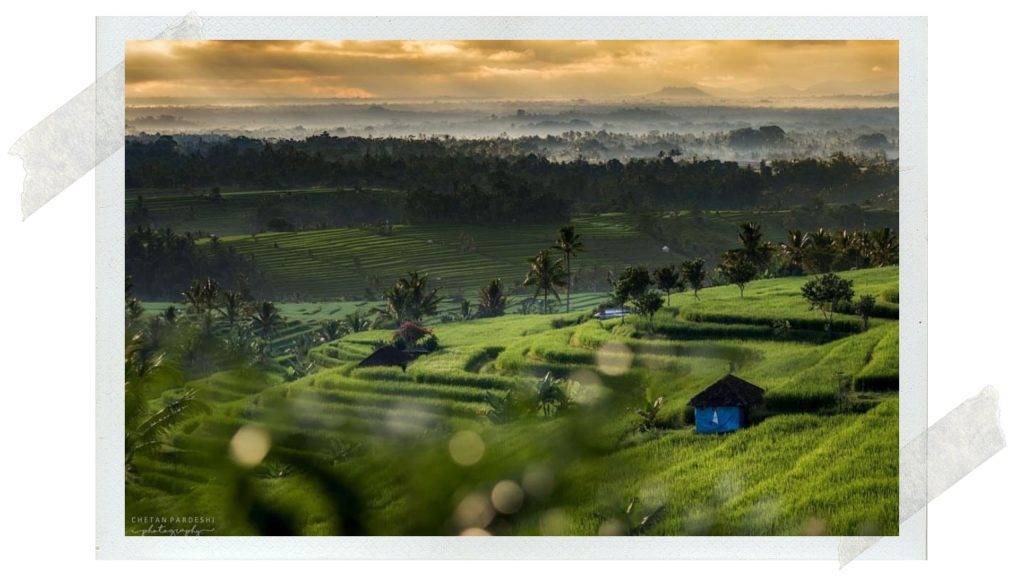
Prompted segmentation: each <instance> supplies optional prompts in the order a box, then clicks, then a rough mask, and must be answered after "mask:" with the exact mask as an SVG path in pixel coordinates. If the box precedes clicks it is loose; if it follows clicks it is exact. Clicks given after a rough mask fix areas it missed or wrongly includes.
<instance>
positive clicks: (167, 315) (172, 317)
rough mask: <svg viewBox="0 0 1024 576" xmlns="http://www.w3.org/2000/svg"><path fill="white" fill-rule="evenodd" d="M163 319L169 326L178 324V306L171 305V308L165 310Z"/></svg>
mask: <svg viewBox="0 0 1024 576" xmlns="http://www.w3.org/2000/svg"><path fill="white" fill-rule="evenodd" d="M163 319H164V322H166V323H168V324H174V323H175V322H177V321H178V308H177V307H176V306H174V305H173V304H171V305H170V306H168V307H167V308H165V309H164V313H163Z"/></svg>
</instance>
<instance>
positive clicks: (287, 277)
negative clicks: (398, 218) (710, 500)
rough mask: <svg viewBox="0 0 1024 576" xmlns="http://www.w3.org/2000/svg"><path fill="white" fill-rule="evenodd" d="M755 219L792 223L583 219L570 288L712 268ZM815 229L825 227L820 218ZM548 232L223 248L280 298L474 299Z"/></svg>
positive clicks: (293, 239)
mask: <svg viewBox="0 0 1024 576" xmlns="http://www.w3.org/2000/svg"><path fill="white" fill-rule="evenodd" d="M872 214H874V215H873V216H872V217H871V218H869V219H867V220H866V222H867V223H868V224H870V225H871V226H883V225H884V226H894V225H895V221H896V217H895V214H894V213H887V212H879V213H872ZM752 218H756V219H757V221H759V222H762V223H763V227H764V231H765V237H766V239H768V240H772V241H781V240H783V239H784V238H785V234H786V228H787V226H792V225H793V223H792V219H791V214H789V213H788V212H769V213H757V214H756V215H755V214H753V213H750V212H718V213H706V214H704V215H702V216H701V217H700V218H699V219H693V218H691V217H689V216H687V215H676V214H662V215H658V216H656V217H655V218H654V219H653V222H655V223H656V224H650V223H648V224H647V225H645V226H641V217H637V216H634V215H628V214H601V215H588V216H580V217H578V218H576V219H575V220H574V224H575V225H576V231H577V232H578V233H579V234H580V235H581V237H582V238H583V241H584V245H585V250H584V252H582V253H581V254H580V256H579V257H578V258H577V259H574V261H573V270H574V274H577V275H578V279H577V285H578V287H579V288H580V290H581V291H597V290H602V291H603V290H607V288H608V284H607V282H606V277H607V274H608V271H609V270H613V271H615V272H618V271H620V270H621V269H622V268H623V267H625V266H627V265H630V264H636V263H646V264H648V265H652V266H653V265H664V264H678V263H679V262H680V261H681V260H682V259H684V258H691V257H695V256H701V257H705V258H707V259H709V261H711V262H714V261H715V260H717V255H718V254H720V253H721V252H722V251H723V250H725V249H727V248H731V247H733V246H734V245H735V244H736V242H737V241H736V230H737V225H738V223H740V222H743V221H745V220H749V219H752ZM644 219H645V221H647V220H648V219H647V217H644ZM805 223H806V222H805ZM820 225H826V226H827V225H829V223H828V221H827V218H825V217H822V219H821V221H820ZM648 229H649V230H653V231H654V232H653V233H655V234H656V236H657V237H655V236H652V235H651V233H649V232H645V231H644V230H648ZM554 233H555V227H553V226H550V225H538V224H519V225H506V226H501V227H495V226H488V225H437V224H415V225H398V226H394V227H392V228H390V229H388V230H386V231H385V230H382V229H380V228H376V227H364V228H332V229H326V230H311V231H299V232H279V233H266V234H257V235H233V236H232V235H229V236H224V237H222V238H221V242H222V243H223V244H224V245H225V246H228V247H230V248H232V249H234V250H236V251H237V252H238V253H240V254H242V255H244V256H245V257H248V258H251V259H252V260H253V261H254V262H255V263H256V264H257V265H258V267H259V268H260V269H261V270H262V271H263V272H264V274H265V276H266V282H267V284H268V285H270V286H273V288H274V291H275V293H277V294H280V295H282V296H284V297H286V298H287V299H292V300H297V299H336V298H339V297H346V298H349V299H351V298H356V299H360V298H363V297H364V294H365V292H366V290H371V291H373V292H376V293H379V291H380V289H381V288H382V287H384V286H387V285H390V283H391V282H393V281H394V279H395V278H397V277H399V276H401V275H403V274H405V273H407V272H408V271H409V269H410V267H415V268H416V269H417V270H419V271H422V272H426V273H429V274H430V276H431V277H432V278H433V280H434V282H435V284H436V285H437V286H439V287H440V288H441V290H442V292H443V293H445V294H461V295H465V296H472V295H474V294H475V293H476V291H477V290H478V289H479V288H480V287H481V286H483V285H484V284H486V283H487V281H489V280H490V279H492V278H501V279H503V280H504V281H505V282H506V285H508V286H510V287H517V286H519V284H520V283H521V282H522V280H523V277H524V275H525V273H526V270H527V261H528V260H529V259H530V258H532V257H533V256H534V255H535V254H536V253H537V251H539V250H542V249H544V248H549V247H550V246H551V244H552V242H553V240H554Z"/></svg>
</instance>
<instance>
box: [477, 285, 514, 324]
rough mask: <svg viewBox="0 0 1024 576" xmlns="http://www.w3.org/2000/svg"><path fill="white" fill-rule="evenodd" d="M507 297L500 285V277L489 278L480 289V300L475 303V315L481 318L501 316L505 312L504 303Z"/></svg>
mask: <svg viewBox="0 0 1024 576" xmlns="http://www.w3.org/2000/svg"><path fill="white" fill-rule="evenodd" d="M507 303H508V297H507V296H505V290H504V288H503V287H502V285H501V278H495V279H494V280H491V281H490V282H489V283H488V284H487V286H484V287H483V288H481V289H480V302H479V304H478V305H477V306H478V310H477V315H479V316H480V317H481V318H489V317H492V316H501V315H503V314H504V313H505V305H506V304H507Z"/></svg>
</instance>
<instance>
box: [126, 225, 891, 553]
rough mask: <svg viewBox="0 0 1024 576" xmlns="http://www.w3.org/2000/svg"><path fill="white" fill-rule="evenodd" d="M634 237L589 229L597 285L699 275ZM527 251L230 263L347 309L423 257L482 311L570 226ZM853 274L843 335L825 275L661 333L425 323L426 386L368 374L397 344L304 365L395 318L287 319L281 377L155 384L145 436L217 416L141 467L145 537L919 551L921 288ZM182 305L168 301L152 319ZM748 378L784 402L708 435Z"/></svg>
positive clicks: (756, 289)
mask: <svg viewBox="0 0 1024 576" xmlns="http://www.w3.org/2000/svg"><path fill="white" fill-rule="evenodd" d="M624 218H625V217H614V218H613V217H592V218H582V219H580V220H578V221H576V222H575V223H576V225H577V230H578V231H579V232H580V233H581V234H582V235H583V236H584V237H585V238H586V239H587V251H586V252H583V253H582V254H581V255H580V257H579V262H578V263H577V262H576V261H574V263H573V264H574V266H575V265H578V266H579V267H580V268H579V269H582V267H584V266H586V265H587V258H595V259H596V258H601V259H602V261H614V260H615V258H616V257H615V256H614V255H615V254H629V255H631V258H632V259H633V260H634V261H636V260H641V261H645V262H651V263H657V262H662V261H665V262H668V261H670V260H671V261H677V260H678V258H677V257H672V256H671V254H667V253H665V252H663V251H662V250H661V249H660V246H659V245H658V243H657V242H653V241H651V239H650V238H649V237H645V238H646V239H643V238H641V237H639V236H638V235H637V234H638V233H636V232H635V230H634V229H633V228H631V227H629V226H626V225H625V224H624V223H623V219H624ZM519 228H521V229H522V230H523V232H522V235H521V236H520V237H519V238H514V239H510V238H499V237H493V236H492V237H489V236H488V235H486V234H483V233H481V234H473V233H470V236H472V237H473V238H472V240H471V242H472V246H471V248H472V249H469V248H468V247H469V244H467V243H468V242H470V241H469V240H467V239H466V238H465V237H464V236H463V237H462V238H461V239H460V237H459V231H460V230H462V231H465V229H466V227H461V228H456V227H451V228H450V229H448V228H445V227H443V226H434V227H432V228H431V230H430V233H429V234H427V233H424V232H421V229H420V228H419V227H416V226H410V227H407V228H404V227H395V228H394V230H393V231H391V232H390V233H389V234H388V235H376V234H374V233H373V232H372V231H369V230H363V229H356V228H350V229H331V230H323V231H306V232H295V233H289V232H285V233H279V234H260V235H257V236H256V237H251V236H237V237H231V236H228V237H224V238H222V239H221V241H222V242H224V243H225V244H229V245H231V246H234V247H235V248H236V249H237V250H238V251H239V252H241V253H245V254H253V255H254V257H255V258H257V259H258V260H259V262H260V263H261V265H262V266H265V267H267V268H268V269H269V270H271V271H272V274H273V275H274V278H275V281H279V282H283V283H285V284H287V283H295V284H296V285H298V284H302V285H303V286H304V287H306V288H309V287H310V286H312V287H313V288H312V289H313V290H314V291H316V290H320V291H321V293H322V294H324V295H325V296H327V295H329V294H334V293H335V292H332V290H334V289H335V288H332V287H337V286H339V285H345V284H346V283H349V284H351V283H357V284H358V283H359V281H360V277H365V275H366V274H367V270H371V269H372V270H373V271H374V273H375V274H378V275H381V276H382V277H386V278H387V279H388V281H389V282H390V281H391V280H393V278H395V277H398V276H401V275H402V274H405V273H406V272H408V270H407V269H406V266H405V265H404V262H408V261H410V259H412V260H415V261H417V262H427V264H426V265H424V266H419V267H418V268H419V269H420V270H425V271H428V272H430V277H431V279H432V280H433V279H437V280H438V281H439V286H440V287H442V288H443V289H444V290H446V291H447V293H452V292H465V293H475V292H473V291H474V290H476V289H478V288H479V286H480V285H481V282H480V278H483V277H486V278H498V277H504V278H508V279H509V280H512V279H515V280H518V279H520V278H522V275H523V272H524V262H523V259H522V258H521V256H519V255H521V254H522V253H523V252H527V253H529V252H534V251H536V250H538V249H540V248H545V247H547V246H550V243H551V242H550V227H545V226H541V227H537V230H536V231H534V230H533V227H532V226H522V227H519ZM734 229H735V228H734V226H733V230H734ZM355 246H357V247H358V248H359V249H358V252H357V251H355V250H354V249H353V248H352V247H355ZM331 262H334V263H335V265H331V264H330V263H331ZM338 262H351V265H350V266H348V265H345V266H339V265H337V263H338ZM619 264H621V265H626V264H629V262H621V263H619ZM838 275H839V276H840V277H841V278H842V279H844V280H849V281H852V288H853V290H854V292H855V293H856V295H857V296H864V295H870V296H874V297H875V299H876V302H877V303H876V304H875V306H874V307H873V308H872V309H871V310H870V313H865V314H863V315H860V316H858V315H856V314H854V313H853V312H854V311H853V310H850V309H848V308H838V309H837V311H836V313H835V315H834V317H833V318H832V319H831V322H829V321H828V319H827V317H826V316H824V315H823V313H822V312H821V311H820V310H813V309H810V307H809V306H808V302H807V300H806V299H805V294H804V293H802V287H804V285H805V284H806V283H807V282H808V279H809V277H808V276H794V277H786V278H775V279H763V280H754V281H751V282H749V283H747V284H746V286H745V288H744V290H743V292H742V297H741V293H740V291H739V290H738V289H737V287H736V286H735V285H723V286H716V287H709V288H704V289H702V290H700V292H699V294H698V295H695V294H694V293H693V292H692V291H685V292H682V293H673V294H671V295H670V296H669V297H668V298H666V299H665V301H664V305H663V306H662V307H661V308H660V309H658V310H657V311H656V312H654V313H653V314H652V315H651V316H649V317H647V316H644V315H642V314H629V315H628V316H625V317H623V318H618V317H612V318H609V319H597V318H594V315H593V311H594V309H595V307H596V306H597V305H598V304H599V303H600V302H602V301H604V300H606V299H607V296H608V295H607V294H606V293H600V292H582V291H581V293H578V294H577V293H574V294H573V295H572V306H571V308H570V311H569V312H564V308H560V309H559V311H558V312H557V313H547V314H539V313H536V311H535V310H530V309H529V308H528V307H526V306H525V305H524V306H523V308H522V310H519V309H518V308H517V307H518V306H519V302H520V301H521V300H522V298H519V297H515V298H511V299H510V301H509V303H508V304H507V306H506V310H505V313H504V314H503V315H499V316H495V317H483V318H468V317H461V316H459V308H460V304H459V301H458V300H451V299H445V300H444V302H443V303H442V305H441V306H440V307H439V308H438V310H437V311H436V313H434V314H431V315H429V316H427V317H426V318H424V321H423V326H424V328H426V330H427V331H429V332H430V336H429V338H428V340H431V341H432V344H431V346H430V348H429V349H424V350H422V353H418V354H415V355H409V357H408V358H407V362H403V365H402V366H399V365H369V364H367V365H364V366H360V364H361V363H365V361H366V360H367V359H368V358H370V357H372V356H373V355H374V354H375V351H380V350H382V349H387V348H388V346H387V344H386V343H387V342H390V341H392V340H393V338H394V336H393V334H394V333H395V330H394V328H389V329H374V328H372V327H370V326H366V327H361V329H358V330H352V331H347V332H344V333H339V334H334V335H327V336H326V337H323V338H320V339H318V340H316V341H315V342H313V343H312V344H311V345H309V346H308V349H304V350H301V352H296V351H295V342H296V341H297V339H299V338H301V337H302V335H303V334H311V333H313V330H314V328H315V327H317V326H320V325H322V324H323V323H324V322H329V321H330V320H342V319H344V318H345V317H346V316H347V315H351V314H352V313H353V312H368V311H369V310H370V309H371V308H373V307H375V306H377V305H378V303H377V302H363V301H353V300H346V301H341V300H337V301H336V300H326V301H320V302H293V303H285V304H280V305H279V306H278V312H279V313H280V315H281V316H282V317H283V322H282V323H281V325H280V326H279V327H278V328H277V330H276V332H275V333H274V334H273V337H272V338H271V340H272V343H271V348H272V350H271V356H272V358H270V359H268V360H267V361H266V362H264V363H263V364H259V365H253V364H251V363H245V364H242V363H240V364H239V365H238V366H237V367H236V368H233V369H227V370H220V371H217V372H214V373H212V374H209V375H204V376H201V377H198V378H191V377H190V376H188V374H186V373H185V371H183V370H181V369H180V368H178V367H176V366H175V364H174V362H172V361H171V359H169V358H168V359H165V360H166V361H165V362H164V363H163V364H161V363H160V362H151V363H150V364H149V368H146V369H138V370H137V371H136V372H130V374H136V373H137V374H141V376H140V381H142V382H144V384H145V387H144V388H141V387H140V390H144V391H145V392H144V393H140V395H139V397H138V398H135V400H136V401H137V402H133V398H132V397H129V406H128V408H129V413H132V410H138V411H139V412H149V413H156V414H172V413H176V412H177V411H179V410H182V411H183V410H185V407H186V403H183V402H182V401H181V400H182V399H183V398H187V399H189V400H194V402H191V403H190V404H187V406H188V413H187V414H186V415H185V416H184V417H183V418H181V419H180V421H179V422H177V423H175V424H174V425H173V426H170V427H168V429H167V430H166V437H165V442H164V445H163V446H162V447H161V448H160V449H158V450H146V451H141V450H140V451H139V453H138V454H134V455H131V456H126V462H128V461H129V458H130V466H129V474H130V481H129V482H127V483H126V490H127V493H126V517H127V521H126V531H127V533H128V534H129V535H131V534H139V533H145V526H147V525H148V524H146V523H144V522H143V523H139V522H138V521H133V519H138V518H147V517H161V516H163V517H167V516H202V517H205V518H210V519H211V520H210V522H209V523H208V524H204V525H201V526H200V530H199V531H198V532H197V533H205V534H215V535H247V534H295V535H360V534H368V535H460V534H462V535H476V534H480V535H486V534H492V535H641V534H643V535H822V534H844V535H850V534H873V535H891V534H896V533H897V530H898V528H897V526H898V514H899V505H898V502H899V500H898V476H899V470H898V468H899V458H898V408H899V406H898V387H899V386H898V376H899V360H898V357H899V332H898V316H899V305H898V283H899V282H898V267H896V266H886V267H875V268H865V269H861V270H851V271H846V272H840V273H838ZM698 296H699V298H698ZM165 307H166V304H163V303H147V304H146V305H145V309H146V311H147V316H148V317H156V315H157V313H158V311H160V310H162V309H163V308H165ZM556 308H557V307H556ZM332 336H333V337H332ZM414 340H415V339H414ZM422 341H423V340H421V342H422ZM130 346H131V344H130ZM154 355H155V352H154ZM298 361H301V362H302V363H303V365H302V368H301V370H300V369H298V368H295V366H296V363H297V362H298ZM730 373H731V374H734V375H736V376H738V377H740V378H742V379H744V380H747V381H749V382H751V383H754V384H756V385H757V386H759V387H761V388H763V389H764V390H765V395H764V403H763V405H761V406H759V407H758V408H757V409H756V410H754V411H752V412H751V414H750V422H749V425H748V426H745V427H743V428H742V429H740V430H738V431H736V432H734V433H730V434H698V433H697V432H696V431H695V428H694V413H693V408H691V407H690V406H688V403H689V401H690V399H691V398H692V397H694V396H695V395H696V394H697V393H699V392H701V391H702V390H704V389H705V388H707V387H708V386H709V385H711V384H712V383H714V382H715V381H716V380H718V379H719V378H721V377H722V376H724V375H726V374H730ZM161 411H163V412H161ZM158 420H159V418H158ZM148 432H149V430H148V429H146V430H142V431H140V432H139V434H140V435H143V436H144V435H145V434H146V433H148Z"/></svg>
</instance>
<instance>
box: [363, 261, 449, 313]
mask: <svg viewBox="0 0 1024 576" xmlns="http://www.w3.org/2000/svg"><path fill="white" fill-rule="evenodd" d="M428 280H429V276H428V275H427V274H420V273H419V272H410V273H409V275H408V277H407V278H399V279H398V280H397V281H395V283H394V285H392V286H391V288H390V289H388V291H387V292H385V293H384V307H383V308H380V309H378V310H377V312H379V313H380V314H383V315H384V316H387V317H389V318H391V319H392V320H394V321H395V323H396V324H401V323H402V322H405V321H406V320H412V321H414V322H419V321H420V320H422V319H423V317H424V316H430V315H433V314H436V313H437V306H438V305H439V304H440V303H441V297H440V296H438V294H437V288H434V289H433V290H429V289H428V288H427V283H428Z"/></svg>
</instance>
